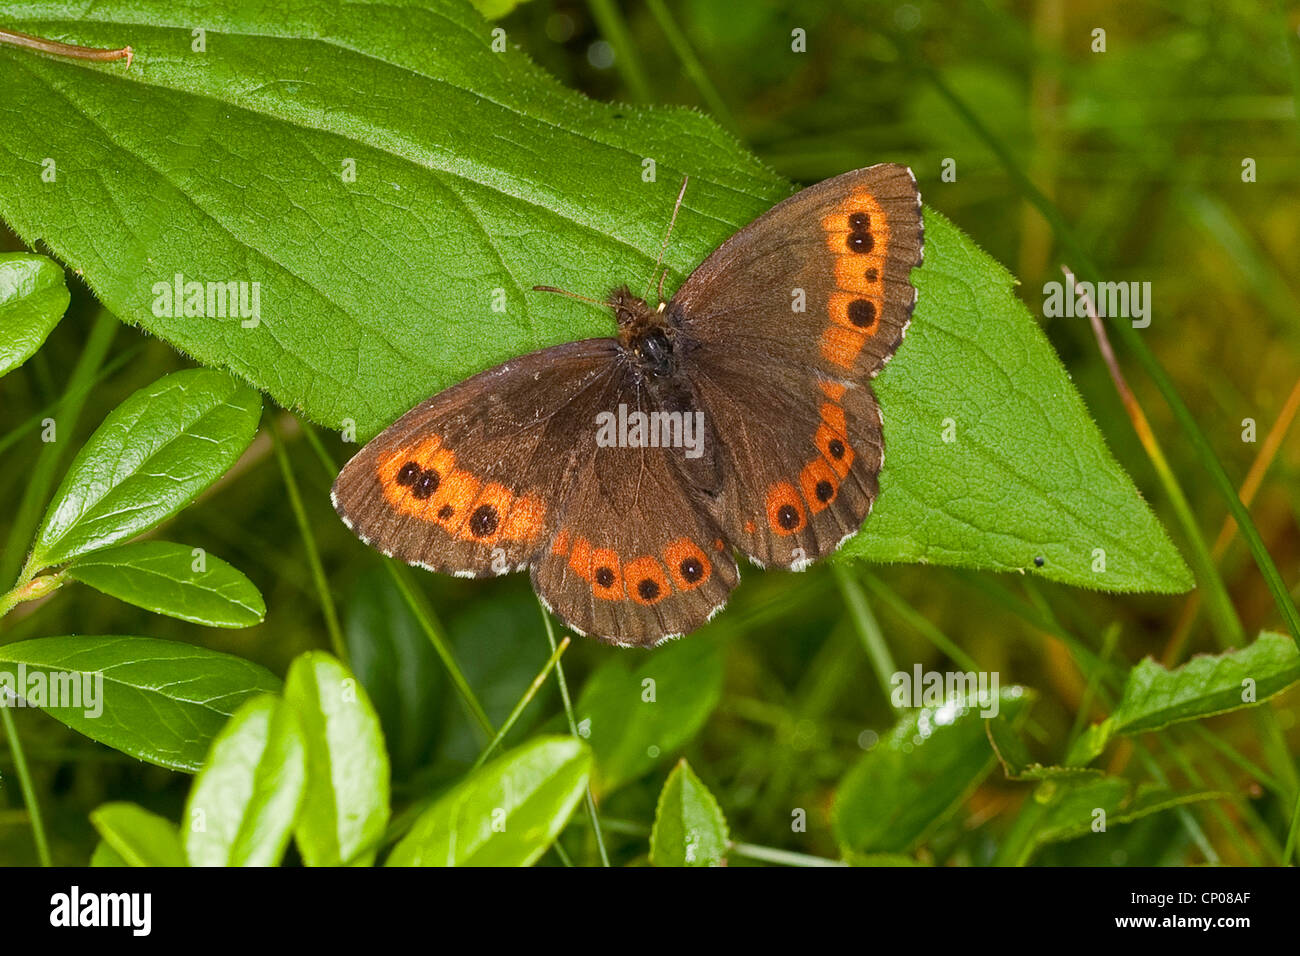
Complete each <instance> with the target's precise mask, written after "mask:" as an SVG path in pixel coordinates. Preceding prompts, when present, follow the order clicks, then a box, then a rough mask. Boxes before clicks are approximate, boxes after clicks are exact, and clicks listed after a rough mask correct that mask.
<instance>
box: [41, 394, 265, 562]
mask: <svg viewBox="0 0 1300 956" xmlns="http://www.w3.org/2000/svg"><path fill="white" fill-rule="evenodd" d="M261 413H262V403H261V398H260V397H259V396H258V394H257V393H256V392H254V391H253V390H252V389H250V388H248V387H247V386H244V385H240V384H239V383H238V382H236V381H235V380H234V379H233V378H231V377H230V376H229V375H226V374H225V373H223V372H215V371H212V370H210V369H192V370H189V371H185V372H174V373H172V374H171V375H167V376H164V377H163V378H161V379H159V380H158V381H156V382H154V383H153V384H152V385H149V386H146V387H145V388H142V389H140V390H139V391H138V392H136V393H135V394H134V395H132V396H131V397H130V398H128V399H127V400H126V401H124V402H123V403H122V404H121V405H119V406H118V407H117V408H116V409H114V410H113V411H112V412H111V413H110V414H109V416H108V417H107V418H105V419H104V422H103V424H101V425H100V426H99V428H97V429H95V432H94V434H92V435H91V436H90V438H89V439H87V441H86V444H85V445H83V446H82V448H81V450H80V451H79V452H77V456H76V458H74V459H73V460H72V464H71V465H70V466H69V468H68V473H67V474H66V475H65V476H64V478H63V482H62V483H61V484H60V485H59V489H58V491H56V492H55V493H54V500H53V501H52V502H51V503H50V506H49V508H48V509H47V511H46V513H45V520H44V522H42V524H41V529H40V531H39V532H37V535H36V545H35V548H34V549H33V555H32V562H33V567H35V568H47V567H50V566H51V565H55V564H62V563H64V562H66V561H70V560H71V559H73V558H75V557H78V556H79V555H83V554H87V553H88V552H91V551H95V550H98V549H99V548H105V547H107V546H108V545H110V544H115V543H117V542H118V541H122V540H124V539H126V538H130V537H132V536H134V535H137V534H139V533H140V532H142V531H146V530H148V529H149V528H152V527H153V526H154V525H156V524H158V522H160V521H162V520H163V519H164V518H167V517H169V516H171V515H173V514H175V513H176V512H177V511H179V510H180V509H181V508H184V507H185V506H186V505H187V504H189V503H190V502H191V501H193V500H194V499H195V497H197V496H198V494H199V492H201V491H202V490H203V489H204V488H206V487H207V486H208V485H210V484H212V482H214V481H216V480H217V479H218V478H220V477H221V476H222V475H223V474H225V472H226V469H228V468H229V467H230V466H231V465H233V464H234V463H235V460H236V459H237V458H239V456H240V455H241V454H242V453H243V451H244V449H245V448H247V447H248V445H249V442H251V441H252V440H253V435H254V434H255V433H256V432H257V422H258V419H259V418H260V417H261Z"/></svg>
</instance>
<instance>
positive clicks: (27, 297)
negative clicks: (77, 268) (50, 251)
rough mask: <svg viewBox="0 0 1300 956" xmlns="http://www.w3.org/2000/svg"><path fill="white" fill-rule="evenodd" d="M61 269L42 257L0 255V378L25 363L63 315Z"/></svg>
mask: <svg viewBox="0 0 1300 956" xmlns="http://www.w3.org/2000/svg"><path fill="white" fill-rule="evenodd" d="M70 298H71V297H70V296H69V294H68V286H67V283H65V282H64V281H63V269H62V268H60V266H59V264H58V263H57V262H52V261H51V260H49V259H47V258H45V257H44V256H37V255H32V254H30V253H26V252H4V253H0V375H5V374H7V373H9V372H12V371H13V370H14V369H16V368H17V367H18V366H19V365H22V364H23V363H24V362H26V361H27V360H28V359H29V358H31V357H32V355H33V354H34V353H35V352H36V350H37V349H39V348H40V347H41V344H42V343H43V342H44V341H45V337H46V336H47V335H49V334H50V330H51V329H53V328H54V327H55V326H56V325H58V324H59V319H61V318H63V313H64V312H65V311H67V308H68V300H69V299H70Z"/></svg>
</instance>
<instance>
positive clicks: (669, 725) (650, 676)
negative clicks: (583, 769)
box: [575, 638, 723, 793]
mask: <svg viewBox="0 0 1300 956" xmlns="http://www.w3.org/2000/svg"><path fill="white" fill-rule="evenodd" d="M627 660H628V655H622V654H620V655H616V656H612V657H610V658H608V659H607V660H606V661H605V663H604V664H602V665H601V667H600V669H599V670H597V671H596V672H595V673H594V674H593V675H592V676H591V677H590V678H589V679H588V680H587V683H586V684H585V685H584V686H583V688H582V695H581V697H580V698H579V699H578V704H577V707H576V708H575V716H576V718H577V720H578V732H579V733H580V734H583V735H584V736H585V737H586V738H587V740H588V742H589V743H590V744H591V749H592V751H593V752H594V753H595V755H596V774H595V781H594V787H595V789H596V790H597V791H598V792H600V793H611V792H613V791H614V790H617V789H618V788H619V787H621V786H623V785H624V784H626V783H628V782H630V781H632V780H635V779H637V778H638V777H640V776H642V775H644V774H647V773H649V772H650V771H651V770H653V769H654V768H655V766H656V765H657V764H658V763H659V762H660V761H661V760H667V759H669V758H670V757H672V755H673V754H674V753H675V752H676V751H677V750H678V749H679V748H680V747H681V746H682V745H683V744H685V743H686V742H687V741H689V740H690V739H691V738H692V737H694V736H695V734H696V733H697V732H698V731H699V729H700V728H701V727H702V726H704V722H705V721H706V720H708V717H709V714H711V713H712V712H713V708H714V707H716V706H717V704H718V700H719V698H720V697H721V696H722V676H723V674H722V649H721V647H720V646H719V645H718V644H717V643H716V642H715V641H711V640H709V639H708V638H691V639H689V640H684V641H677V642H675V643H673V644H670V645H669V646H667V647H663V648H660V649H658V650H657V651H655V652H654V654H653V655H651V656H649V657H647V658H646V659H645V661H644V663H642V664H641V666H640V667H638V668H636V669H635V670H633V669H631V668H630V667H629V666H628V663H627Z"/></svg>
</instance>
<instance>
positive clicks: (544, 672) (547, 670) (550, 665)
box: [471, 637, 569, 770]
mask: <svg viewBox="0 0 1300 956" xmlns="http://www.w3.org/2000/svg"><path fill="white" fill-rule="evenodd" d="M568 649H569V639H568V638H567V637H566V638H564V639H563V640H562V641H560V645H559V646H558V647H557V648H555V650H553V651H552V652H551V656H550V657H549V658H547V660H546V663H545V665H543V667H542V669H541V670H540V671H538V672H537V676H536V677H534V678H533V682H532V683H531V684H529V685H528V689H527V690H525V691H524V694H523V696H522V697H520V698H519V701H518V703H516V704H515V706H514V709H513V710H511V711H510V715H509V716H508V717H506V720H505V723H503V724H502V725H501V729H500V730H498V731H497V733H496V736H495V737H493V738H492V740H491V742H489V743H488V745H487V746H486V747H484V748H483V752H482V753H480V754H479V755H478V759H477V760H475V761H474V766H473V767H472V768H471V770H477V769H478V768H479V767H481V766H483V764H484V763H485V762H486V761H487V759H488V757H490V756H492V752H493V751H495V750H496V749H497V747H498V746H500V744H501V741H502V740H504V739H505V737H506V734H508V733H510V728H512V727H514V725H515V722H516V721H517V720H519V716H520V714H522V713H523V712H524V709H525V708H526V707H527V706H528V705H529V704H530V703H532V700H533V698H534V697H536V696H537V692H538V691H539V690H541V689H542V684H544V683H546V678H547V677H549V676H550V674H551V671H552V670H553V669H554V668H555V666H556V665H557V664H558V663H559V662H560V658H561V657H563V656H564V652H565V651H567V650H568Z"/></svg>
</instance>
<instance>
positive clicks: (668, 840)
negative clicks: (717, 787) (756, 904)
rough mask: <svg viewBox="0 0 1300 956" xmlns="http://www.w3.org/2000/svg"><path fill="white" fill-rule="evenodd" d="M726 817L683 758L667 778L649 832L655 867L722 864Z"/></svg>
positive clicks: (724, 847)
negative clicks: (652, 825) (652, 826)
mask: <svg viewBox="0 0 1300 956" xmlns="http://www.w3.org/2000/svg"><path fill="white" fill-rule="evenodd" d="M729 842H730V837H729V836H728V835H727V818H726V817H725V816H723V815H722V808H721V807H720V806H718V801H717V800H716V799H714V796H713V794H712V793H710V792H709V788H708V787H706V786H705V785H704V781H703V780H701V779H700V778H699V777H698V776H696V774H695V771H694V770H692V769H691V765H690V764H688V763H687V762H686V758H685V757H683V758H682V759H681V760H679V761H678V762H677V766H676V767H674V768H673V772H672V773H670V774H669V775H668V780H667V782H666V783H664V788H663V790H662V791H661V792H660V794H659V805H658V806H657V807H656V808H655V823H654V828H653V829H651V831H650V862H651V863H653V864H654V865H655V866H721V865H723V864H725V863H726V856H727V845H728V843H729Z"/></svg>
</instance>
